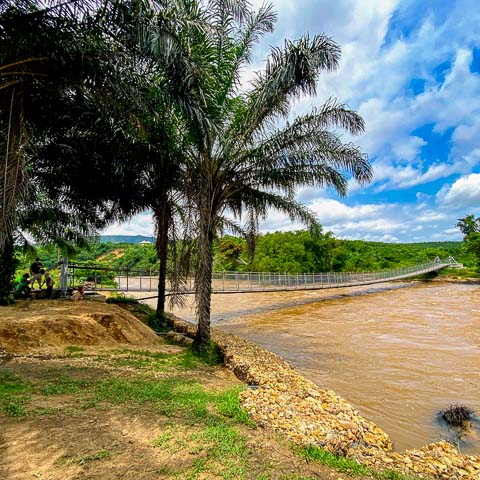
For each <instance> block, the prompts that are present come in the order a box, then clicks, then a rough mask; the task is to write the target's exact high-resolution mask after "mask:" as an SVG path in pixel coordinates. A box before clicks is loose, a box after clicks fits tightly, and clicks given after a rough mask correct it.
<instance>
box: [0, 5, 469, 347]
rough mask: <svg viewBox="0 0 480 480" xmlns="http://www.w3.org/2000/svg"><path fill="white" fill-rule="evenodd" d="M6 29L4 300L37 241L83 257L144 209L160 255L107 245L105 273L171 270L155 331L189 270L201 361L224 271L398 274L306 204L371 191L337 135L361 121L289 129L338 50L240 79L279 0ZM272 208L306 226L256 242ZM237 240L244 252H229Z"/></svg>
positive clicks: (47, 14) (162, 276)
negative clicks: (313, 196)
mask: <svg viewBox="0 0 480 480" xmlns="http://www.w3.org/2000/svg"><path fill="white" fill-rule="evenodd" d="M0 21H1V22H2V30H1V35H0V55H1V63H2V68H1V70H0V130H1V131H2V132H3V135H2V139H3V140H2V144H1V145H0V151H1V154H2V157H1V158H2V164H3V165H4V168H3V167H2V169H0V172H1V177H0V199H1V201H2V216H1V224H0V227H1V228H0V247H1V255H0V302H3V303H6V301H7V298H8V291H9V290H10V287H11V279H12V274H13V272H14V270H15V268H14V263H13V261H14V258H13V255H12V252H13V250H14V248H13V247H14V243H15V242H16V243H17V245H18V244H20V243H22V242H23V243H28V242H27V241H26V239H27V236H25V235H24V233H25V232H28V233H29V235H30V236H31V237H32V238H33V239H34V240H35V242H36V243H37V244H49V243H50V244H54V245H56V246H59V247H61V248H62V249H63V250H66V251H69V252H71V247H72V245H73V244H75V243H76V244H78V243H79V242H80V243H81V242H84V241H85V240H86V239H87V238H88V237H89V235H91V234H92V233H93V232H95V231H96V230H98V229H99V228H103V227H104V226H105V225H107V224H108V223H109V222H113V221H116V220H124V219H127V218H129V217H130V216H131V215H133V214H135V213H137V212H139V211H142V210H144V209H146V208H149V209H151V210H152V211H153V214H154V219H155V222H156V242H155V244H153V245H146V246H142V248H143V250H142V251H140V250H136V249H135V248H130V247H125V248H124V251H122V252H121V253H120V252H118V251H117V252H114V251H112V250H108V252H107V250H105V253H107V255H106V256H104V257H103V258H102V259H101V260H99V257H100V256H101V255H97V257H96V260H97V261H100V262H101V263H102V264H104V265H107V264H108V265H110V264H111V265H113V266H115V267H121V268H130V269H131V268H134V267H135V268H140V269H144V270H146V269H147V268H148V269H154V270H157V271H158V275H159V276H158V299H159V300H158V305H157V309H156V316H155V319H154V321H156V323H157V327H159V326H160V324H163V322H164V316H163V312H164V305H165V285H166V281H167V277H168V278H169V281H170V288H173V289H174V290H175V291H177V292H181V291H182V288H183V287H184V286H185V285H186V284H185V278H186V275H188V274H189V272H190V271H191V270H194V271H195V272H196V282H195V285H196V288H197V296H196V300H197V317H198V318H197V320H198V333H197V338H196V340H195V342H196V345H197V346H198V348H200V349H204V348H207V346H208V345H209V339H210V295H211V274H212V268H213V267H214V266H215V268H220V269H226V270H241V269H250V270H260V271H265V270H269V271H285V272H313V271H325V270H333V271H345V270H350V271H358V270H368V269H372V270H377V269H382V268H388V267H389V266H393V264H394V263H395V261H398V255H397V258H396V259H395V258H394V257H395V255H393V254H388V253H387V252H384V254H379V253H378V250H379V249H380V247H378V246H377V245H367V244H365V243H363V244H359V243H358V242H351V243H348V242H340V241H338V240H336V239H334V238H333V236H332V235H331V234H330V233H322V232H321V230H320V226H319V225H318V223H317V219H316V218H315V217H314V215H313V214H312V213H311V212H310V211H309V210H308V209H307V208H305V206H303V205H301V204H299V203H298V202H296V201H295V199H294V198H295V189H296V188H297V187H299V186H318V187H324V186H328V187H332V188H334V189H335V190H336V191H337V192H338V193H339V194H341V195H344V194H346V189H347V180H348V179H349V177H352V178H353V179H354V180H356V181H358V182H359V183H361V184H365V183H367V182H369V181H370V179H371V175H372V172H371V166H370V164H369V162H368V159H367V158H366V156H365V155H364V154H363V153H362V152H361V151H360V150H359V149H358V148H357V147H356V146H354V145H352V144H350V143H349V144H345V143H343V141H342V140H341V138H340V137H339V136H338V135H337V134H336V133H332V130H333V131H336V130H345V131H347V132H348V133H349V134H351V135H355V134H358V133H360V132H362V131H363V129H364V122H363V120H362V118H361V117H360V116H359V115H358V114H357V113H355V112H354V111H351V110H349V109H348V108H347V107H346V106H344V105H343V104H341V103H339V102H338V101H337V100H334V99H331V100H329V101H327V102H326V103H325V104H324V105H323V106H321V107H320V108H318V109H314V110H313V111H312V112H310V113H308V114H306V115H303V116H299V117H297V118H290V109H291V105H292V102H293V101H294V100H296V99H298V98H299V97H301V96H305V95H315V93H316V83H317V81H318V78H319V75H320V74H321V72H322V71H331V70H335V69H336V68H337V66H338V62H339V58H340V48H339V46H338V45H337V44H336V43H335V42H334V41H333V40H332V39H331V38H328V37H326V36H325V35H316V36H314V37H313V38H310V37H309V36H308V35H305V36H303V37H302V38H300V39H299V40H297V41H294V42H291V41H288V40H286V41H285V43H284V46H283V47H282V48H274V49H272V51H271V52H270V56H269V58H268V60H267V63H266V66H265V68H264V70H262V71H260V72H258V73H257V76H256V79H255V80H254V81H253V82H252V84H251V86H250V88H249V89H247V90H245V89H243V88H242V86H241V85H240V78H241V71H242V69H243V68H245V67H246V66H248V65H249V63H250V62H251V59H252V51H253V48H254V46H255V44H256V43H257V42H258V41H259V40H260V38H261V37H262V36H264V35H265V34H267V33H270V32H272V31H273V28H274V24H275V21H276V14H275V12H274V11H273V9H272V6H271V5H270V4H265V5H263V6H262V7H260V8H259V9H258V11H254V10H253V9H252V7H251V5H250V3H249V2H247V1H246V0H235V1H233V2H224V1H221V0H210V1H209V2H208V4H205V3H204V2H197V1H192V2H169V1H165V0H154V1H148V0H134V1H132V2H119V1H117V0H107V1H105V2H101V3H98V2H78V1H75V0H74V1H72V2H66V3H61V2H60V3H59V2H43V1H35V0H32V1H29V2H20V3H19V2H13V1H8V2H6V3H5V5H4V6H2V9H1V10H0ZM287 119H288V121H287ZM79 165H81V168H79ZM270 208H275V209H277V210H281V211H283V212H285V213H287V214H288V215H290V217H291V218H292V219H297V220H300V221H301V222H303V223H304V224H306V225H308V226H309V227H310V228H311V231H310V232H293V233H291V234H289V235H290V236H289V238H286V239H282V240H285V241H283V242H281V243H279V242H278V241H277V240H278V237H277V236H278V235H280V234H270V235H264V236H261V237H260V239H259V240H258V242H257V241H256V238H257V236H256V233H257V225H258V220H259V218H261V217H263V216H265V215H266V214H267V212H268V211H269V209H270ZM227 211H228V212H230V213H232V214H233V216H234V217H235V221H232V220H231V219H230V218H228V217H227V216H226V215H225V213H226V212H227ZM242 221H243V224H240V222H242ZM237 222H238V223H237ZM225 229H230V230H231V231H232V232H233V233H235V234H238V235H242V236H244V237H245V238H246V240H245V241H241V240H238V239H235V238H233V237H232V238H222V239H220V240H219V241H218V240H217V237H219V236H220V235H222V234H223V231H224V230H225ZM285 235H287V234H285ZM467 243H468V242H467ZM474 243H475V242H474V241H473V240H472V238H470V240H469V245H470V247H469V248H470V249H469V250H468V252H469V253H470V254H474V252H473V250H472V248H473V245H474ZM121 248H123V247H121ZM94 249H97V253H99V248H97V247H94ZM424 250H425V249H424ZM255 252H256V255H254V253H255ZM57 253H58V252H57ZM214 253H215V258H214V257H213V255H214ZM429 253H433V252H429ZM423 254H424V256H425V257H426V256H427V252H425V251H424V252H422V255H423ZM40 255H42V253H40ZM82 255H83V253H82V252H80V253H79V254H78V259H79V260H81V256H82ZM86 256H87V257H88V254H87V255H86ZM419 256H421V255H420V254H419ZM19 257H20V258H18V260H19V261H20V263H21V268H24V262H23V261H22V260H23V259H22V258H21V255H19ZM397 265H398V263H397ZM91 276H92V275H91V272H90V274H89V273H88V272H86V274H85V278H86V279H88V278H89V277H91ZM103 277H105V278H106V277H108V275H107V274H105V275H104V276H103ZM102 279H103V278H102ZM107 280H110V281H111V280H112V279H111V278H110V279H108V278H107Z"/></svg>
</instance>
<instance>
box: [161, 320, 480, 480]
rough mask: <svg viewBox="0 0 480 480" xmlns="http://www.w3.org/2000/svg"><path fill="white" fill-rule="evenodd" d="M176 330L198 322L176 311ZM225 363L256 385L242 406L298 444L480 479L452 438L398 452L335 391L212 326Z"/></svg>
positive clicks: (191, 328)
mask: <svg viewBox="0 0 480 480" xmlns="http://www.w3.org/2000/svg"><path fill="white" fill-rule="evenodd" d="M170 320H171V322H172V325H173V328H174V329H175V330H176V331H178V332H180V333H184V334H186V335H187V336H191V337H193V336H194V334H195V330H196V326H195V325H193V324H191V323H189V322H186V321H184V320H182V319H179V318H178V317H175V316H173V315H171V316H170ZM212 336H213V339H214V341H215V342H216V343H217V344H218V345H219V347H220V348H221V349H222V351H223V353H224V355H225V365H226V366H227V368H230V369H231V370H232V371H233V372H234V373H235V374H236V375H237V377H238V378H240V379H241V380H243V381H245V382H246V383H247V384H248V385H249V386H250V387H251V388H249V389H247V390H245V391H244V392H243V393H242V395H241V402H242V406H243V408H244V409H245V410H246V411H247V412H248V413H249V415H250V416H251V417H252V418H253V419H254V420H255V421H256V422H257V423H259V424H260V425H262V426H265V427H269V428H272V429H273V430H275V431H278V432H281V433H283V434H284V435H285V436H286V437H287V438H288V439H290V440H291V441H293V442H294V443H296V444H299V445H316V446H319V447H321V448H324V449H326V450H328V451H330V452H333V453H338V454H342V455H345V456H347V457H349V458H353V459H355V460H357V461H358V462H359V463H361V464H363V465H365V466H371V467H373V468H375V469H377V470H391V469H395V470H397V471H399V472H402V473H405V474H409V475H415V476H417V477H419V478H431V479H441V480H475V479H480V457H479V456H477V455H462V454H460V453H459V452H458V451H457V449H456V448H455V447H454V446H453V445H451V444H449V443H447V442H443V441H442V442H436V443H432V444H429V445H426V446H424V447H423V448H420V449H412V450H406V451H405V452H402V453H398V452H394V451H393V448H392V442H391V441H390V439H389V437H388V435H387V434H386V433H385V432H384V431H383V430H382V429H381V428H380V427H378V426H377V425H375V424H374V423H372V422H369V421H368V420H366V419H365V418H363V417H362V416H361V415H360V414H359V413H358V411H357V410H355V409H354V408H353V407H352V406H351V405H349V404H348V403H347V402H346V401H345V400H344V399H343V398H341V397H339V396H338V395H336V394H335V392H333V391H332V390H324V389H320V388H319V387H318V386H317V385H315V384H314V383H313V382H311V381H309V380H306V379H305V378H304V377H302V376H301V375H299V374H298V373H297V372H295V370H294V369H293V368H292V367H291V366H290V365H289V364H288V363H287V362H285V361H284V360H283V359H282V358H280V357H279V356H278V355H275V354H273V353H271V352H268V351H266V350H264V349H262V348H260V347H259V346H257V345H255V344H254V343H252V342H249V341H247V340H244V339H241V338H239V337H236V336H234V335H230V334H226V333H224V332H222V331H221V329H219V328H212Z"/></svg>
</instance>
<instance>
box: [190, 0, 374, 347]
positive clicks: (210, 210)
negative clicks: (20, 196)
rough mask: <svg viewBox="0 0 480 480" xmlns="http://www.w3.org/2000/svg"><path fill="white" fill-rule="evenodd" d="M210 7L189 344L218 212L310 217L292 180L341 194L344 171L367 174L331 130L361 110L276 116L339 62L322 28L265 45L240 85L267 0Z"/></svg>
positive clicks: (352, 129) (203, 327) (201, 322)
mask: <svg viewBox="0 0 480 480" xmlns="http://www.w3.org/2000/svg"><path fill="white" fill-rule="evenodd" d="M207 11H208V12H211V15H210V18H209V21H210V23H211V25H212V28H211V29H210V30H209V32H208V42H209V48H210V57H209V67H210V75H209V76H208V82H209V83H208V84H207V85H205V86H204V88H205V90H206V91H208V92H209V95H207V101H208V102H209V103H208V108H209V112H210V114H211V116H212V118H215V127H216V128H215V129H213V128H211V129H207V130H205V131H203V132H196V137H195V141H194V142H193V143H192V146H191V148H190V149H189V151H188V152H187V154H188V162H189V173H190V188H191V191H192V192H193V198H194V201H195V204H196V206H197V209H198V222H199V232H198V258H199V260H198V269H197V277H196V279H197V284H196V289H197V290H196V291H197V321H198V330H197V336H196V340H195V344H196V345H197V347H198V348H200V349H202V348H204V347H205V346H206V345H207V344H208V342H209V341H210V301H211V278H212V242H213V239H214V237H215V234H216V232H217V231H218V229H219V228H220V226H221V223H222V219H223V218H224V217H225V213H226V212H228V211H230V212H231V213H233V215H234V216H235V217H241V215H242V214H244V213H245V212H247V213H248V214H249V217H250V220H251V222H250V223H252V224H253V225H254V224H255V219H256V218H257V217H258V216H259V215H260V216H261V217H265V216H267V215H268V211H269V209H270V208H276V209H278V210H280V211H283V212H286V213H287V214H289V215H290V216H291V217H292V219H293V218H296V219H299V220H300V221H303V222H305V223H307V224H310V225H312V224H313V225H314V224H315V223H316V219H315V217H314V215H313V214H312V213H311V212H310V211H309V210H308V209H307V208H305V207H304V206H303V205H301V204H299V203H298V202H296V201H295V199H294V194H295V188H296V187H299V186H319V187H325V186H329V187H333V188H334V189H336V190H337V192H338V193H339V194H341V195H344V194H346V190H347V177H346V176H345V175H346V174H350V175H352V176H353V177H354V178H355V179H356V180H357V181H358V182H360V183H366V182H368V181H370V179H371V176H372V171H371V167H370V164H369V162H368V160H367V158H366V156H365V155H363V154H362V152H361V151H360V150H359V148H357V147H355V146H354V145H352V144H345V143H344V142H342V140H341V138H340V137H339V136H337V135H336V134H335V133H333V132H331V131H330V130H329V128H331V127H334V128H342V129H345V130H347V131H348V132H349V133H350V134H358V133H360V132H361V131H363V129H364V122H363V120H362V119H361V117H360V116H359V115H358V114H356V113H355V112H353V111H351V110H349V109H348V108H346V107H345V106H344V105H342V104H341V103H339V102H337V101H335V100H329V101H328V102H327V103H326V104H325V105H323V106H322V107H321V108H319V109H315V110H313V111H312V112H311V113H309V114H307V115H303V116H299V117H297V118H295V119H294V120H293V121H292V122H291V123H289V122H287V121H285V120H283V123H284V125H283V126H278V125H279V123H280V120H281V119H286V118H288V115H289V112H290V104H291V102H292V100H294V99H295V98H299V97H301V96H304V95H314V94H315V92H316V82H317V80H318V77H319V74H320V72H321V71H322V70H327V71H331V70H334V69H336V68H337V66H338V61H339V58H340V48H339V47H338V45H337V44H336V43H335V42H334V41H333V40H332V39H330V38H328V37H326V36H325V35H316V36H315V37H313V38H312V39H310V38H309V37H308V36H305V37H303V38H301V39H300V40H298V41H296V42H289V41H286V42H285V45H284V47H283V48H282V49H278V48H274V49H273V50H272V52H271V56H270V58H269V59H268V61H267V64H266V67H265V70H264V71H262V72H259V73H258V74H257V76H256V78H255V80H254V81H253V84H252V86H251V88H250V89H249V90H248V91H246V92H245V91H241V90H240V88H239V78H240V73H241V69H242V68H243V67H244V66H245V65H246V64H248V63H249V61H250V60H251V51H252V48H253V46H254V44H255V43H256V41H257V40H258V38H259V37H260V36H261V35H263V34H264V33H266V32H270V31H271V30H272V29H273V24H274V21H275V15H274V13H273V11H272V7H271V5H266V6H264V7H262V8H261V9H260V10H259V11H258V12H257V13H254V12H252V11H251V10H250V8H249V4H248V2H246V1H243V0H236V1H231V2H225V1H223V0H211V1H210V2H209V4H208V6H207ZM342 172H344V173H342Z"/></svg>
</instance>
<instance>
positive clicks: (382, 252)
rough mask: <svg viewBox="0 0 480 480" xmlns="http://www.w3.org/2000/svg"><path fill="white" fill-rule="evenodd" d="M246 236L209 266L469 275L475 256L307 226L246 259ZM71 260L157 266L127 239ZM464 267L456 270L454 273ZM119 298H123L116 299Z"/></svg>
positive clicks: (278, 235) (440, 245)
mask: <svg viewBox="0 0 480 480" xmlns="http://www.w3.org/2000/svg"><path fill="white" fill-rule="evenodd" d="M247 250H248V247H247V242H246V241H245V239H243V238H240V237H233V236H225V237H222V238H219V239H217V240H216V241H215V242H214V244H213V267H214V269H215V270H216V271H260V272H286V273H313V272H325V271H336V272H355V271H357V272H358V271H378V270H382V269H388V268H397V267H405V266H410V265H415V264H418V263H422V262H427V261H431V260H433V259H434V258H435V257H437V256H438V257H440V258H447V257H448V256H450V255H451V256H453V257H454V258H455V259H456V260H457V261H458V262H461V263H463V264H464V265H465V266H466V267H467V268H466V269H465V270H466V271H467V274H468V275H473V274H474V273H473V271H472V270H471V269H473V268H474V267H475V265H476V258H475V257H474V255H473V254H472V253H471V252H470V251H468V250H467V249H466V246H465V244H463V243H462V242H430V243H381V242H366V241H362V240H338V239H336V238H335V237H334V236H333V235H332V234H331V233H326V234H324V233H322V232H317V234H316V235H315V236H314V237H313V236H312V234H311V233H310V232H308V231H297V232H275V233H267V234H260V235H258V237H257V245H256V255H255V258H254V260H253V261H252V262H251V261H248V260H249V258H248V251H247ZM37 252H38V254H39V255H40V257H41V259H42V261H43V262H44V264H46V265H51V264H53V263H55V262H56V258H57V253H56V250H54V249H49V248H39V249H38V250H37ZM17 257H18V260H19V262H20V265H19V267H18V269H17V273H18V274H20V273H24V272H25V271H28V268H29V265H30V263H31V261H32V256H28V255H25V254H22V253H21V252H18V253H17ZM71 260H72V261H73V262H78V263H91V264H96V265H101V266H104V267H111V268H116V269H130V270H132V271H142V272H145V273H149V271H150V270H152V271H154V272H155V271H158V261H157V258H156V253H155V246H154V245H135V244H130V243H101V242H96V243H93V244H91V246H90V247H89V248H88V249H80V250H79V251H78V252H77V253H76V255H74V256H72V257H71ZM461 272H462V271H456V272H455V274H456V275H458V274H459V273H461ZM120 301H121V300H120Z"/></svg>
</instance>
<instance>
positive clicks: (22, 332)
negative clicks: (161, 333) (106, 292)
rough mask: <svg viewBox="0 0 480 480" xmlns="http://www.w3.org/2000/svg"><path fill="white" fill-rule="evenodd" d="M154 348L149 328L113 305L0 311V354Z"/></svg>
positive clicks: (34, 304) (29, 305)
mask: <svg viewBox="0 0 480 480" xmlns="http://www.w3.org/2000/svg"><path fill="white" fill-rule="evenodd" d="M157 344H158V338H157V336H156V335H155V333H154V332H153V331H152V330H151V329H150V328H148V327H147V326H146V325H144V324H143V323H142V322H141V321H140V320H138V319H137V318H136V317H135V316H134V315H132V314H131V313H130V312H128V311H126V310H124V309H122V308H120V307H118V306H116V305H109V304H105V303H98V302H89V301H86V300H84V301H80V302H75V303H74V302H71V301H68V300H45V301H24V302H18V303H16V304H15V305H14V306H10V307H0V350H4V351H5V352H7V353H25V352H32V351H39V350H42V351H44V350H52V349H59V348H61V349H64V348H65V346H67V345H82V346H96V347H118V346H121V345H135V346H138V347H152V346H155V345H157Z"/></svg>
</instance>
